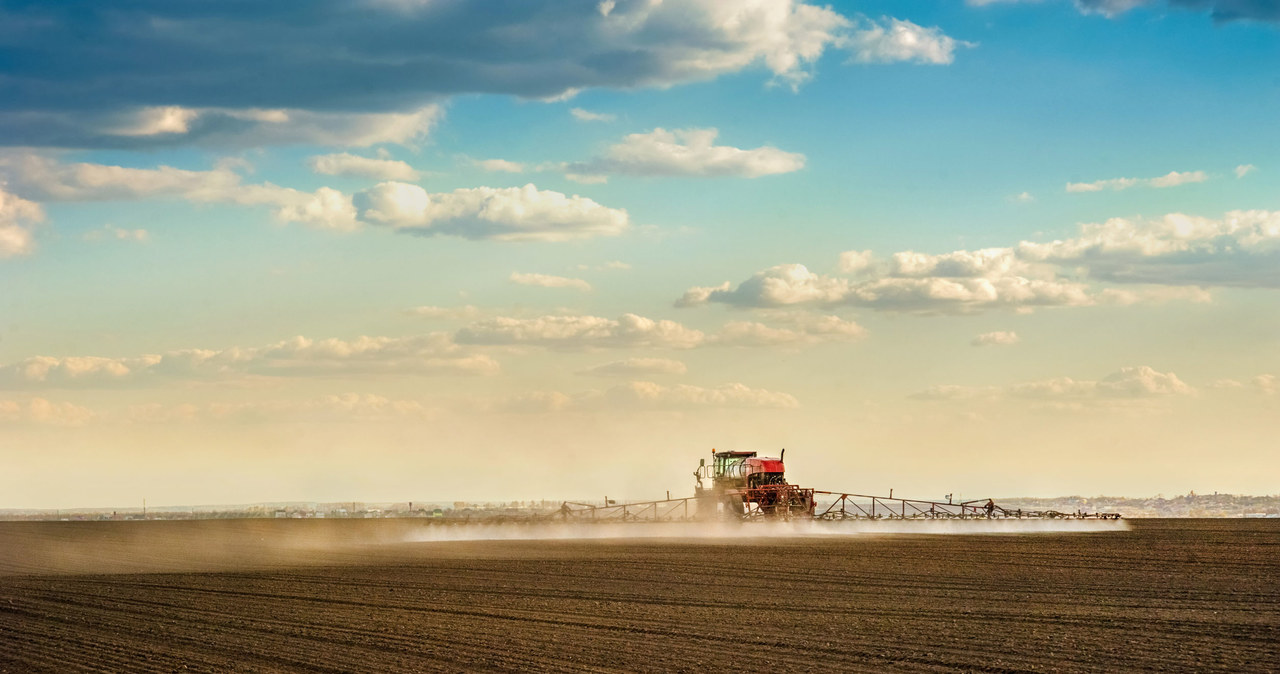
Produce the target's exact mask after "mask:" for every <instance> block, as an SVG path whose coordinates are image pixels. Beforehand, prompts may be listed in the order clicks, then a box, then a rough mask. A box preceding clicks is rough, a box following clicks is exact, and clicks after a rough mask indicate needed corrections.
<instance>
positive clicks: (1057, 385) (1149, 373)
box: [1008, 366, 1195, 398]
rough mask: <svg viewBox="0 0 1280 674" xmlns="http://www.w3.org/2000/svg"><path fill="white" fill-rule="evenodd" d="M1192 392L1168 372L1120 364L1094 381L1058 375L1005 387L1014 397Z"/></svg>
mask: <svg viewBox="0 0 1280 674" xmlns="http://www.w3.org/2000/svg"><path fill="white" fill-rule="evenodd" d="M1194 392H1195V390H1194V389H1192V388H1191V387H1190V386H1188V385H1187V384H1185V383H1184V382H1183V381H1182V380H1181V379H1178V376H1177V375H1175V374H1173V373H1172V372H1167V373H1166V372H1157V371H1156V370H1154V369H1152V368H1150V367H1147V366H1140V367H1123V368H1120V369H1119V370H1118V371H1116V372H1113V373H1112V374H1110V375H1108V376H1107V377H1105V378H1104V379H1101V380H1098V381H1081V380H1075V379H1071V378H1070V377H1059V378H1057V379H1047V380H1043V381H1036V382H1028V383H1025V384H1018V385H1015V386H1013V387H1010V388H1009V389H1008V393H1009V395H1011V396H1014V397H1018V398H1150V397H1163V396H1171V395H1189V394H1191V393H1194Z"/></svg>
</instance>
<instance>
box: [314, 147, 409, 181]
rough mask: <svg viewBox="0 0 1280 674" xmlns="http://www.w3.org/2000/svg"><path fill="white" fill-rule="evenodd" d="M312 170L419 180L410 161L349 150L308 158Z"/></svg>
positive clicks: (383, 178)
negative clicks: (376, 157) (363, 154)
mask: <svg viewBox="0 0 1280 674" xmlns="http://www.w3.org/2000/svg"><path fill="white" fill-rule="evenodd" d="M307 165H308V166H310V167H311V170H312V171H315V172H316V173H319V174H322V175H327V176H355V177H360V178H373V179H375V180H417V179H418V172H417V171H416V170H414V168H413V167H412V166H410V165H409V164H408V162H403V161H399V160H395V159H375V158H371V157H360V156H357V155H354V154H351V153H349V152H340V153H336V154H322V155H316V156H314V157H312V158H311V159H309V160H307Z"/></svg>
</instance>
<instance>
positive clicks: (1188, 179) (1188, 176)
mask: <svg viewBox="0 0 1280 674" xmlns="http://www.w3.org/2000/svg"><path fill="white" fill-rule="evenodd" d="M1208 179H1209V176H1208V174H1206V173H1205V172H1204V171H1186V172H1182V173H1179V172H1178V171H1170V172H1169V173H1166V174H1165V175H1162V176H1160V177H1158V178H1111V179H1109V180H1097V181H1094V182H1091V183H1067V191H1068V192H1101V191H1102V190H1113V191H1117V192H1118V191H1120V190H1127V189H1129V188H1130V187H1155V188H1164V187H1177V186H1179V185H1187V184H1190V183H1202V182H1204V181H1206V180H1208Z"/></svg>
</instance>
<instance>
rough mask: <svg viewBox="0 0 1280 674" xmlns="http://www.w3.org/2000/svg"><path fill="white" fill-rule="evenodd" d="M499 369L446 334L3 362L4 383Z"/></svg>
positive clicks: (30, 385) (0, 382)
mask: <svg viewBox="0 0 1280 674" xmlns="http://www.w3.org/2000/svg"><path fill="white" fill-rule="evenodd" d="M498 369H499V366H498V363H497V362H496V361H494V360H493V359H492V358H490V357H488V356H485V355H483V354H474V353H468V352H466V351H465V350H463V349H461V348H460V347H458V346H457V345H456V344H454V343H453V342H452V341H451V340H450V339H449V337H448V335H446V334H443V333H433V334H429V335H423V336H417V337H359V338H356V339H353V340H341V339H323V340H313V339H309V338H306V337H301V336H299V337H294V338H292V339H288V340H284V341H282V342H278V343H275V344H271V345H268V346H263V347H230V348H226V349H221V350H209V349H184V350H178V351H169V352H166V353H163V354H146V355H142V356H135V357H125V358H104V357H97V356H61V357H57V356H33V357H30V358H26V359H23V360H20V361H17V362H15V363H11V364H9V365H5V366H0V389H36V388H103V387H107V388H110V387H120V386H141V385H146V384H158V383H162V382H165V381H183V380H208V379H229V378H231V379H233V378H241V377H245V376H249V375H258V376H290V377H302V376H326V375H331V376H353V375H365V374H418V375H428V374H465V375H488V374H494V373H496V372H497V371H498Z"/></svg>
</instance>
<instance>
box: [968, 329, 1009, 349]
mask: <svg viewBox="0 0 1280 674" xmlns="http://www.w3.org/2000/svg"><path fill="white" fill-rule="evenodd" d="M1019 341H1020V340H1019V339H1018V333H1016V332H1010V331H1006V330H999V331H996V332H984V333H982V334H981V335H978V336H977V337H974V338H973V341H972V342H970V344H972V345H973V346H1010V345H1013V344H1017V343H1018V342H1019Z"/></svg>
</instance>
